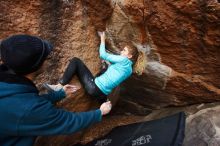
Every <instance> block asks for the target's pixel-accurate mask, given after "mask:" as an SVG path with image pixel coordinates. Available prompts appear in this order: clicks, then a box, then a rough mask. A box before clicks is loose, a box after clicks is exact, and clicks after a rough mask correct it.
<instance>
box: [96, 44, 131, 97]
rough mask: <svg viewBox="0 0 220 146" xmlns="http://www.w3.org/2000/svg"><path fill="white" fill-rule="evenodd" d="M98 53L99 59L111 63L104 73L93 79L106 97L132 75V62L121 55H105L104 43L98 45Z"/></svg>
mask: <svg viewBox="0 0 220 146" xmlns="http://www.w3.org/2000/svg"><path fill="white" fill-rule="evenodd" d="M99 53H100V57H101V59H103V60H106V61H109V62H111V65H110V66H109V67H108V69H107V71H106V72H105V73H103V74H102V75H101V76H99V77H97V78H95V83H96V85H97V86H98V87H99V89H100V90H101V91H102V92H103V93H104V94H106V95H108V94H110V93H111V91H112V90H113V89H114V88H115V87H116V86H118V85H119V84H120V83H121V82H123V81H124V80H126V79H127V78H128V77H129V76H130V75H131V74H132V61H131V60H129V59H128V58H127V57H124V56H121V55H112V54H109V53H107V52H106V50H105V44H104V43H101V44H100V48H99Z"/></svg>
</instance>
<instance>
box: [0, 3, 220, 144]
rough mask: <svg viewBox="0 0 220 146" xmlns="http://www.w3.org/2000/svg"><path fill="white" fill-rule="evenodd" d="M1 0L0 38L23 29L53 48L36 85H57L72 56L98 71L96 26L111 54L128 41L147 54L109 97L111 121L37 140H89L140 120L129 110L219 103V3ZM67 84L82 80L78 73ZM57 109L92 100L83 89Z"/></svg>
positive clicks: (88, 105) (85, 105)
mask: <svg viewBox="0 0 220 146" xmlns="http://www.w3.org/2000/svg"><path fill="white" fill-rule="evenodd" d="M0 3H1V5H0V10H1V12H0V32H1V33H0V39H3V38H5V37H8V36H10V35H12V34H20V33H26V34H32V35H38V36H40V37H42V38H44V39H48V40H49V41H51V42H52V43H53V44H54V46H55V49H54V52H53V53H52V55H51V56H50V57H49V60H48V68H47V69H46V70H45V73H44V74H43V75H41V76H39V78H38V79H37V80H36V82H37V83H38V87H39V88H40V87H41V86H40V83H42V82H50V83H56V82H57V80H58V79H59V77H60V76H61V74H62V73H63V71H64V70H65V67H66V65H67V63H68V60H69V59H71V58H72V57H79V58H81V59H82V60H83V61H84V62H85V63H86V65H88V67H89V69H91V71H92V73H93V74H96V73H97V72H98V71H99V68H100V59H99V57H98V46H99V38H98V36H97V35H96V31H97V30H99V31H102V30H106V33H107V37H108V38H107V41H108V49H110V50H111V51H113V52H118V51H120V49H121V48H122V47H123V45H124V44H125V43H126V42H133V43H134V44H135V45H136V46H137V47H138V48H139V49H140V50H141V51H144V52H145V54H146V55H147V61H148V64H147V66H146V69H145V71H144V73H143V74H142V75H141V76H137V75H133V76H132V77H131V78H130V79H129V80H127V81H126V82H124V83H123V84H122V85H121V86H120V87H118V88H117V89H116V91H115V92H114V93H113V94H112V95H111V97H110V98H111V99H112V100H114V102H115V103H116V102H117V105H116V107H115V108H114V110H113V114H112V115H110V116H109V117H107V118H106V119H105V120H106V121H108V119H109V121H114V122H107V123H108V124H105V121H104V122H103V123H101V124H98V125H97V126H98V128H96V129H95V130H93V132H92V133H96V134H94V135H92V136H87V133H89V132H88V131H87V130H86V131H83V132H81V133H78V134H76V135H71V136H59V137H52V138H51V137H50V138H44V139H40V140H39V141H38V144H39V145H49V144H50V145H72V144H74V143H76V142H77V141H78V140H79V139H80V140H82V141H86V140H87V141H89V140H91V139H93V138H95V137H98V136H100V135H102V134H104V133H105V132H106V131H108V130H110V129H111V128H113V127H114V126H117V125H120V124H121V123H123V124H128V123H132V122H134V121H137V120H138V119H139V118H140V117H136V116H131V113H132V114H143V115H146V114H148V113H149V111H151V110H153V109H160V108H164V107H168V106H184V105H189V104H195V103H203V102H215V101H219V100H220V89H219V88H220V75H219V72H220V50H219V49H220V3H219V2H218V1H217V0H182V1H176V0H29V1H27V0H23V1H19V0H7V1H5V0H0ZM72 83H75V84H78V85H80V83H79V82H78V80H77V78H74V79H73V81H72ZM40 89H41V88H40ZM119 97H120V99H119ZM59 106H62V107H64V108H67V109H68V110H71V111H85V110H89V109H93V108H97V107H98V104H97V103H96V102H95V101H92V100H91V98H90V97H88V96H87V95H86V94H85V93H84V90H83V89H81V90H80V91H79V92H77V94H76V95H74V96H73V97H72V98H71V99H69V100H65V101H63V102H61V103H59ZM123 115H124V116H123ZM128 115H130V116H128ZM152 119H153V118H152ZM103 125H104V126H103ZM106 125H108V126H106ZM97 129H98V130H97ZM85 139H86V140H85Z"/></svg>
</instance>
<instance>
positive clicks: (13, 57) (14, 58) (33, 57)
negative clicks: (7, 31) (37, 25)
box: [0, 35, 53, 75]
mask: <svg viewBox="0 0 220 146" xmlns="http://www.w3.org/2000/svg"><path fill="white" fill-rule="evenodd" d="M52 49H53V46H52V45H51V44H50V43H49V42H47V41H45V40H42V39H40V38H38V37H35V36H30V35H13V36H11V37H9V38H7V39H5V40H3V41H2V42H1V46H0V51H1V59H2V61H3V63H4V64H5V65H6V66H7V67H9V68H10V69H12V70H13V71H14V72H15V73H16V74H20V75H26V74H29V73H32V72H35V71H36V70H38V69H39V68H40V67H41V65H42V64H43V62H44V61H45V59H46V57H47V56H48V55H49V53H50V52H51V50H52Z"/></svg>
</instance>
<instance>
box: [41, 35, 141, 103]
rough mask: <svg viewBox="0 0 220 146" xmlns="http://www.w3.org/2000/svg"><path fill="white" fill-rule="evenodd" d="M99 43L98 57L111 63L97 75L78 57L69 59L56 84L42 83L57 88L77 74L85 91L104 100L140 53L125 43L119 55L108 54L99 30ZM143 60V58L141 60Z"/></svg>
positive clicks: (127, 75) (124, 77) (131, 67)
mask: <svg viewBox="0 0 220 146" xmlns="http://www.w3.org/2000/svg"><path fill="white" fill-rule="evenodd" d="M99 36H100V38H101V44H100V48H99V53H100V58H101V59H103V60H106V61H109V62H110V63H111V65H110V66H109V67H108V68H107V70H106V71H105V72H104V73H103V74H101V75H100V76H98V77H94V76H93V75H92V73H91V71H90V70H89V69H88V67H87V66H86V65H85V64H84V63H83V62H82V60H80V59H79V58H76V57H74V58H73V59H71V60H70V63H69V64H68V67H67V68H66V70H65V72H64V74H63V77H62V78H61V79H60V80H59V83H58V84H57V85H50V84H44V86H45V87H46V88H47V89H48V90H55V91H56V90H59V89H61V88H62V87H63V86H64V85H66V84H68V83H69V82H70V80H71V79H72V77H73V76H74V75H77V76H78V78H79V80H80V82H81V84H82V85H83V87H84V88H85V90H86V92H87V93H88V94H89V95H91V96H92V97H95V98H96V99H97V100H98V101H99V102H101V103H102V102H105V101H106V99H107V95H109V94H110V93H111V92H112V90H113V89H114V88H115V87H116V86H118V85H119V84H120V83H121V82H123V81H124V80H126V79H127V78H128V77H129V76H131V74H132V72H133V67H134V66H135V65H134V64H135V63H138V61H141V60H142V59H138V58H143V57H140V56H143V53H142V54H141V53H140V52H139V51H138V49H137V48H136V47H133V46H132V45H129V46H128V45H127V46H125V47H124V48H123V50H122V51H121V52H120V55H113V54H109V53H107V52H106V50H105V32H100V33H99ZM142 61H143V60H142Z"/></svg>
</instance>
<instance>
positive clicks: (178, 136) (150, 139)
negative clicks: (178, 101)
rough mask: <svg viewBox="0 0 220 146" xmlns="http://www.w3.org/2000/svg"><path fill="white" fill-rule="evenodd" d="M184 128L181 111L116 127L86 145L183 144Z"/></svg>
mask: <svg viewBox="0 0 220 146" xmlns="http://www.w3.org/2000/svg"><path fill="white" fill-rule="evenodd" d="M184 130H185V114H184V113H183V112H180V113H178V114H175V115H172V116H169V117H165V118H162V119H158V120H153V121H147V122H141V123H135V124H130V125H125V126H119V127H116V128H114V129H113V130H112V131H111V132H110V133H108V134H107V135H106V136H104V137H102V138H99V139H96V140H94V141H92V142H90V143H88V144H86V145H84V146H181V145H182V143H183V139H184ZM77 146H80V145H79V144H77ZM81 146H83V145H81Z"/></svg>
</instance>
